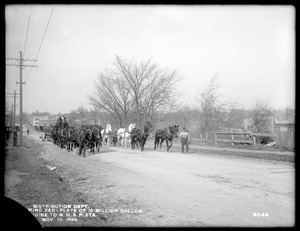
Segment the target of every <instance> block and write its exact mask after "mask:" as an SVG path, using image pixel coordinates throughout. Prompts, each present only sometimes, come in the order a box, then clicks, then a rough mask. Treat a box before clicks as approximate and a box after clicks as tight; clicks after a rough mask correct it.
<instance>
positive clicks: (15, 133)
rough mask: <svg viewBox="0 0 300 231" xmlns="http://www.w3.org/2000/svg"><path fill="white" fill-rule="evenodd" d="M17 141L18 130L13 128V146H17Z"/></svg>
mask: <svg viewBox="0 0 300 231" xmlns="http://www.w3.org/2000/svg"><path fill="white" fill-rule="evenodd" d="M17 141H18V131H17V129H16V128H15V130H14V146H17Z"/></svg>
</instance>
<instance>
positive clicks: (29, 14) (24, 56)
mask: <svg viewBox="0 0 300 231" xmlns="http://www.w3.org/2000/svg"><path fill="white" fill-rule="evenodd" d="M30 16H31V6H30V11H29V17H28V24H27V31H26V38H25V45H24V50H23V57H25V51H26V44H27V37H28V31H29V25H30Z"/></svg>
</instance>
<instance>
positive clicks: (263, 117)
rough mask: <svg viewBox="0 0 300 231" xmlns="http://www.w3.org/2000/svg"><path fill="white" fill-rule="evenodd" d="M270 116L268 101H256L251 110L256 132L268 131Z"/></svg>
mask: <svg viewBox="0 0 300 231" xmlns="http://www.w3.org/2000/svg"><path fill="white" fill-rule="evenodd" d="M270 116H272V111H271V108H270V107H269V105H268V103H266V102H262V101H257V102H256V103H255V105H254V107H253V108H252V111H251V117H252V120H253V124H254V126H255V127H256V130H257V132H269V131H268V130H269V126H270Z"/></svg>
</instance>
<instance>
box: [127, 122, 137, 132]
mask: <svg viewBox="0 0 300 231" xmlns="http://www.w3.org/2000/svg"><path fill="white" fill-rule="evenodd" d="M135 127H136V124H135V123H132V124H130V125H129V126H128V132H129V133H131V131H132V129H133V128H135Z"/></svg>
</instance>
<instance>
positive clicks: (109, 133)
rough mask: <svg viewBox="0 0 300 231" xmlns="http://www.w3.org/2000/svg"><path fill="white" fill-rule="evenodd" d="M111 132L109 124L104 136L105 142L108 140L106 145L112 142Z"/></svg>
mask: <svg viewBox="0 0 300 231" xmlns="http://www.w3.org/2000/svg"><path fill="white" fill-rule="evenodd" d="M111 133H112V128H111V124H107V125H106V128H105V134H104V137H103V142H105V141H106V146H108V145H109V144H110V138H111Z"/></svg>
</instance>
